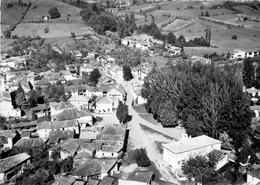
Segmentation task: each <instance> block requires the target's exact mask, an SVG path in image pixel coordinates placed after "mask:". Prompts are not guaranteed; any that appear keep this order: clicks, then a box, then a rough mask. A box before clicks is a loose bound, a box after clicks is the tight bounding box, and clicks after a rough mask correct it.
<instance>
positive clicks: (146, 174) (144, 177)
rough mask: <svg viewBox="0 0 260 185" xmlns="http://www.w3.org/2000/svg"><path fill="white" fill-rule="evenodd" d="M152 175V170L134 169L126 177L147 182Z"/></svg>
mask: <svg viewBox="0 0 260 185" xmlns="http://www.w3.org/2000/svg"><path fill="white" fill-rule="evenodd" d="M152 176H153V172H152V171H135V172H132V173H130V174H129V176H128V177H127V178H126V179H127V180H132V181H137V182H144V183H147V184H149V183H150V181H151V179H152Z"/></svg>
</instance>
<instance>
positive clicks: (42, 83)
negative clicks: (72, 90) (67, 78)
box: [33, 78, 51, 89]
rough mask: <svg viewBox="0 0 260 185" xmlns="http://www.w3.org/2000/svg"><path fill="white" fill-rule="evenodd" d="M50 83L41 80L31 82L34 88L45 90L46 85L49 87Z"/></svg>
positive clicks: (43, 79)
mask: <svg viewBox="0 0 260 185" xmlns="http://www.w3.org/2000/svg"><path fill="white" fill-rule="evenodd" d="M50 84H51V83H50V82H49V80H47V79H45V78H42V79H41V80H35V81H33V86H34V87H35V88H37V87H40V88H42V89H45V88H46V87H47V86H48V85H50Z"/></svg>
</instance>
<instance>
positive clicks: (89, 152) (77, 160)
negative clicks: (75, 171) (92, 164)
mask: <svg viewBox="0 0 260 185" xmlns="http://www.w3.org/2000/svg"><path fill="white" fill-rule="evenodd" d="M79 145H80V148H79V149H78V151H77V154H76V156H75V157H74V161H73V162H74V166H80V165H82V164H84V163H85V162H86V161H88V160H89V158H93V157H95V154H96V149H98V148H99V147H101V146H100V145H99V146H98V145H97V144H96V143H81V144H79Z"/></svg>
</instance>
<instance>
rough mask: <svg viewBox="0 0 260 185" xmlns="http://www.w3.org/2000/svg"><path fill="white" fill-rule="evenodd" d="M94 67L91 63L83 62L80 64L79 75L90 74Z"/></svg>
mask: <svg viewBox="0 0 260 185" xmlns="http://www.w3.org/2000/svg"><path fill="white" fill-rule="evenodd" d="M93 69H94V67H93V66H92V65H91V64H88V63H83V65H81V66H80V76H81V77H82V76H83V73H86V74H90V73H91V71H93Z"/></svg>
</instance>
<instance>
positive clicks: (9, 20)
mask: <svg viewBox="0 0 260 185" xmlns="http://www.w3.org/2000/svg"><path fill="white" fill-rule="evenodd" d="M25 12H26V7H25V6H23V7H21V6H18V5H15V4H14V5H13V7H10V8H7V3H6V2H1V12H0V17H1V25H4V24H6V25H14V24H17V23H18V22H20V20H21V19H22V16H23V14H24V13H25Z"/></svg>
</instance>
